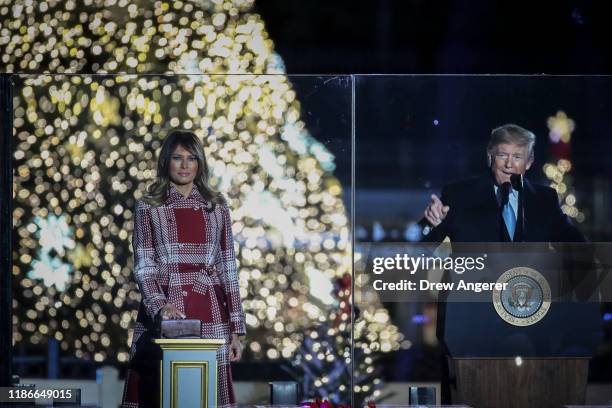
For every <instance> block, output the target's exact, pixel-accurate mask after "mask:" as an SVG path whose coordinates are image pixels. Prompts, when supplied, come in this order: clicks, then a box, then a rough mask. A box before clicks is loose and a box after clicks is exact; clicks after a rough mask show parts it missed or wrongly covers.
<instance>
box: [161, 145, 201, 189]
mask: <svg viewBox="0 0 612 408" xmlns="http://www.w3.org/2000/svg"><path fill="white" fill-rule="evenodd" d="M168 173H169V176H170V180H171V181H172V182H173V183H174V184H177V185H179V186H183V185H187V184H190V183H193V180H194V179H195V177H196V174H197V173H198V158H197V157H196V155H195V154H193V153H191V152H190V151H189V150H187V149H185V148H184V147H183V146H181V145H178V146H177V147H176V149H174V152H172V155H171V156H170V165H169V167H168Z"/></svg>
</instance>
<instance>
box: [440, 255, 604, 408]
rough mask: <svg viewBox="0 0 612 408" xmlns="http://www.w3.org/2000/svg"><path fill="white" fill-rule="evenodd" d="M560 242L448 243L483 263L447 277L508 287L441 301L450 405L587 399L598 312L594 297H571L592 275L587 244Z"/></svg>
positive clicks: (544, 407) (497, 406)
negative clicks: (482, 259)
mask: <svg viewBox="0 0 612 408" xmlns="http://www.w3.org/2000/svg"><path fill="white" fill-rule="evenodd" d="M582 245H584V244H582ZM560 247H561V250H559V249H553V247H552V246H550V245H548V244H533V243H529V244H525V243H522V244H520V243H516V244H514V243H504V244H478V245H474V244H460V245H456V244H453V256H483V253H484V254H486V255H487V258H486V262H485V265H486V266H485V268H484V270H482V271H475V272H473V271H472V272H469V273H468V272H466V273H465V274H461V275H458V274H456V273H454V272H447V279H446V280H447V281H450V282H455V283H458V281H459V280H464V281H469V282H493V283H495V282H500V283H507V284H508V285H507V286H506V289H504V290H497V291H492V292H483V293H481V294H478V295H475V296H472V297H470V298H468V297H467V296H466V294H465V293H459V292H449V293H447V296H446V297H445V302H444V303H441V304H440V305H439V306H440V307H439V309H438V310H439V316H438V324H439V326H438V338H439V339H440V341H441V343H442V345H443V347H444V349H445V352H446V354H447V361H446V363H447V365H446V369H447V370H448V371H447V374H448V381H447V383H448V385H449V387H448V388H447V390H446V391H447V392H446V396H447V398H448V393H449V391H450V397H451V400H452V402H453V403H462V404H467V405H470V406H473V407H475V408H489V407H491V408H493V407H494V408H505V407H508V408H509V407H534V408H535V407H537V408H548V407H550V408H552V407H559V406H563V405H568V404H569V405H580V404H584V400H585V396H586V385H587V377H588V364H589V360H590V358H591V357H592V356H593V354H594V353H595V350H596V348H597V346H598V345H599V343H600V341H601V338H602V336H603V330H602V325H601V309H600V304H599V302H598V301H597V300H596V296H593V297H591V298H590V299H582V300H577V299H576V291H575V289H576V288H577V287H582V288H581V290H582V292H584V290H583V289H584V287H585V285H586V286H588V285H589V281H590V280H592V279H591V278H592V276H591V274H592V273H593V269H592V263H591V264H589V256H590V255H588V253H586V254H585V252H584V251H583V250H585V249H588V248H585V247H580V246H579V245H576V246H574V247H573V248H572V247H568V244H561V246H560ZM587 252H588V251H587ZM568 254H569V255H568ZM576 254H578V255H577V256H576ZM568 257H569V258H571V259H569V261H568ZM577 277H578V278H577ZM595 288H596V286H595V285H591V289H593V290H595Z"/></svg>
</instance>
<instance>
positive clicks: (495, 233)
mask: <svg viewBox="0 0 612 408" xmlns="http://www.w3.org/2000/svg"><path fill="white" fill-rule="evenodd" d="M475 196H476V197H481V198H482V201H480V202H481V205H480V206H479V208H478V209H477V211H478V213H479V214H478V218H479V219H480V220H481V223H479V224H480V230H481V232H480V235H481V236H482V241H483V242H487V241H491V242H495V241H499V240H500V237H501V231H500V217H501V212H500V211H499V204H498V202H497V197H495V189H494V188H493V181H492V180H491V177H490V176H486V177H481V178H480V179H478V182H477V184H476V194H475ZM506 235H508V233H507V232H506Z"/></svg>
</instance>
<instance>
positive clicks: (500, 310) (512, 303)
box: [493, 266, 551, 326]
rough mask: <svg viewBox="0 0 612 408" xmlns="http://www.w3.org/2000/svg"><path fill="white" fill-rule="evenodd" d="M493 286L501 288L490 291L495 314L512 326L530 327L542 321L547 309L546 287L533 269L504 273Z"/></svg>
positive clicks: (548, 303) (523, 268)
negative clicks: (503, 287) (500, 286)
mask: <svg viewBox="0 0 612 408" xmlns="http://www.w3.org/2000/svg"><path fill="white" fill-rule="evenodd" d="M497 283H507V285H506V286H505V289H503V290H498V289H495V290H493V306H494V307H495V311H497V314H498V315H499V316H500V317H501V318H502V319H504V320H505V321H506V322H508V323H510V324H512V325H514V326H530V325H532V324H535V323H537V322H539V321H540V320H542V318H544V316H546V313H548V309H549V308H550V300H551V294H550V286H549V285H548V282H547V281H546V278H544V276H542V274H541V273H539V272H538V271H536V270H535V269H531V268H527V267H523V266H519V267H516V268H512V269H510V270H508V271H506V272H504V273H503V274H502V275H501V276H500V277H499V279H498V280H497Z"/></svg>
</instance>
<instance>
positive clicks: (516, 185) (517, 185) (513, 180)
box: [510, 174, 523, 191]
mask: <svg viewBox="0 0 612 408" xmlns="http://www.w3.org/2000/svg"><path fill="white" fill-rule="evenodd" d="M510 184H512V188H513V189H515V190H516V191H523V175H522V174H512V175H510Z"/></svg>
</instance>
